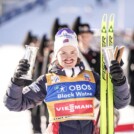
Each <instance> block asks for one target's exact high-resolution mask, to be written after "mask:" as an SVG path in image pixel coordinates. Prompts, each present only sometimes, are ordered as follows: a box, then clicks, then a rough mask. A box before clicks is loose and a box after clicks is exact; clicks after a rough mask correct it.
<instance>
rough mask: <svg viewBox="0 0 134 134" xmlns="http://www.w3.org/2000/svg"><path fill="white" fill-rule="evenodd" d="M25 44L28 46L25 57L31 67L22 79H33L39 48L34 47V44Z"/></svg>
mask: <svg viewBox="0 0 134 134" xmlns="http://www.w3.org/2000/svg"><path fill="white" fill-rule="evenodd" d="M25 46H26V50H25V54H24V57H23V59H27V60H28V63H29V64H30V68H29V70H28V72H27V74H25V75H22V76H21V79H26V80H29V81H32V74H33V68H34V64H35V59H36V55H37V51H38V49H39V48H38V47H34V45H31V46H30V45H25Z"/></svg>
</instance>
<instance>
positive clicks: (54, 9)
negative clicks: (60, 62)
mask: <svg viewBox="0 0 134 134" xmlns="http://www.w3.org/2000/svg"><path fill="white" fill-rule="evenodd" d="M133 11H134V1H133V0H68V1H64V0H0V63H1V64H0V133H1V134H41V133H42V134H44V131H45V128H46V126H47V125H48V113H47V110H46V105H45V104H44V103H42V104H41V106H39V107H37V108H35V109H30V110H27V111H24V112H19V113H17V112H10V111H8V110H7V109H6V108H5V106H4V104H3V97H4V94H5V92H6V89H7V87H8V83H9V82H10V78H11V76H13V73H14V71H15V69H16V66H17V64H18V62H19V60H20V59H21V58H22V57H23V55H24V52H25V45H31V46H37V47H39V51H38V54H37V59H36V62H35V67H34V72H33V80H35V79H37V78H38V77H39V76H40V75H41V74H44V73H46V72H47V70H48V67H49V64H50V62H51V59H52V54H53V41H54V35H55V33H56V32H57V31H58V29H60V28H63V27H69V28H71V29H73V30H74V31H75V32H76V34H77V35H78V37H81V38H82V37H83V35H82V33H80V31H79V27H83V28H85V27H86V28H88V37H87V38H88V39H87V40H86V41H87V46H82V48H80V50H81V53H82V54H83V57H84V58H85V60H86V62H87V64H89V66H90V68H91V69H93V70H95V71H97V72H98V73H99V70H98V68H99V62H98V59H97V57H98V56H99V50H100V49H99V48H100V28H101V19H102V16H103V14H104V13H107V14H111V13H114V14H115V28H114V29H115V32H114V33H115V43H114V45H115V46H116V45H117V46H119V47H120V46H122V45H124V46H125V51H124V54H123V58H122V59H123V62H124V65H123V69H124V72H125V74H126V76H127V77H128V82H129V85H130V91H131V94H132V99H131V103H130V104H129V106H127V107H125V108H123V109H121V110H119V111H118V112H119V116H118V118H119V122H118V125H117V127H116V129H115V133H116V134H130V133H131V134H134V82H133V80H134V14H133ZM78 40H79V43H80V42H84V41H85V39H84V38H83V40H80V39H78ZM83 45H84V43H83ZM84 49H86V50H87V49H88V50H90V51H88V52H86V51H85V50H84ZM89 57H90V61H88V60H89Z"/></svg>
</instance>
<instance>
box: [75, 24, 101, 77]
mask: <svg viewBox="0 0 134 134" xmlns="http://www.w3.org/2000/svg"><path fill="white" fill-rule="evenodd" d="M73 30H74V31H76V34H77V35H78V42H79V43H78V45H79V50H80V52H81V54H82V56H83V57H84V59H85V60H86V62H87V64H88V65H89V66H90V69H91V70H94V71H96V72H97V73H99V74H100V52H99V51H97V50H93V49H92V48H93V45H94V44H92V40H93V38H94V37H93V36H94V32H93V31H92V30H91V28H90V25H89V24H86V23H84V24H79V23H78V26H77V27H76V26H75V29H73Z"/></svg>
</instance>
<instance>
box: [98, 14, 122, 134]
mask: <svg viewBox="0 0 134 134" xmlns="http://www.w3.org/2000/svg"><path fill="white" fill-rule="evenodd" d="M123 51H124V47H120V48H119V47H117V46H116V47H115V50H114V14H111V15H110V16H109V19H108V15H107V14H104V15H103V17H102V23H101V56H100V64H101V66H100V67H101V69H100V70H101V71H100V94H101V95H100V97H101V107H100V134H114V105H113V104H114V102H113V94H114V92H113V84H112V81H111V76H110V73H109V67H110V64H111V60H117V61H118V62H119V63H120V61H121V58H122V54H123Z"/></svg>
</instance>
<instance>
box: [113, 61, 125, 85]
mask: <svg viewBox="0 0 134 134" xmlns="http://www.w3.org/2000/svg"><path fill="white" fill-rule="evenodd" d="M111 64H112V65H111V66H110V74H111V77H112V82H113V84H114V85H115V86H121V85H123V84H124V83H125V82H126V77H125V75H124V73H123V70H122V68H121V66H120V64H119V62H118V61H116V60H113V61H111Z"/></svg>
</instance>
